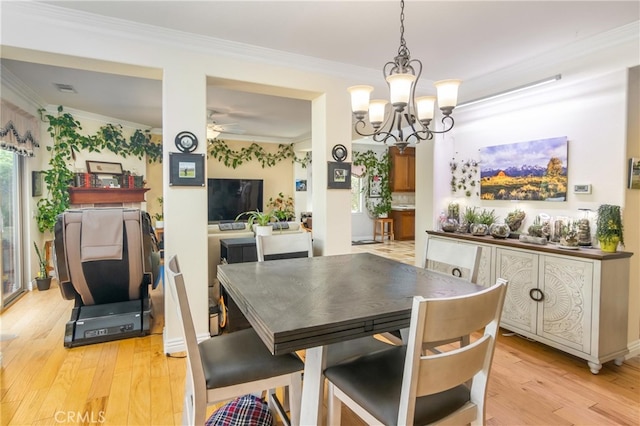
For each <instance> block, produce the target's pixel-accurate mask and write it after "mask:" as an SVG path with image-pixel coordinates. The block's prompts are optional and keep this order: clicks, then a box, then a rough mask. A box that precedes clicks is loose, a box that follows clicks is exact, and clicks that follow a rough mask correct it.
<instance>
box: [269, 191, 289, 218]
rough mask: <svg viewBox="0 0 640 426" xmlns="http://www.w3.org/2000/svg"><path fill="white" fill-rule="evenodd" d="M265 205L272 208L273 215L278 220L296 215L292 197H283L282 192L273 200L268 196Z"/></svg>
mask: <svg viewBox="0 0 640 426" xmlns="http://www.w3.org/2000/svg"><path fill="white" fill-rule="evenodd" d="M267 207H270V208H271V209H272V212H273V215H274V216H275V217H276V218H277V219H278V220H279V221H287V220H294V219H295V217H296V211H295V209H294V207H293V198H292V197H289V196H287V197H285V196H284V194H283V193H282V192H280V193H278V197H276V199H275V200H274V199H273V198H269V202H268V203H267Z"/></svg>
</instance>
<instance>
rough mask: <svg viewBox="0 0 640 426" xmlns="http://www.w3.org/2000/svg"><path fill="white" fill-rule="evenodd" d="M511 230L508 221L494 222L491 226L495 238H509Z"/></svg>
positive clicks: (490, 230) (490, 229) (491, 232)
mask: <svg viewBox="0 0 640 426" xmlns="http://www.w3.org/2000/svg"><path fill="white" fill-rule="evenodd" d="M510 231H511V230H510V228H509V225H507V224H506V223H492V224H491V226H490V227H489V233H490V234H491V236H492V237H493V238H507V237H508V236H509V233H510Z"/></svg>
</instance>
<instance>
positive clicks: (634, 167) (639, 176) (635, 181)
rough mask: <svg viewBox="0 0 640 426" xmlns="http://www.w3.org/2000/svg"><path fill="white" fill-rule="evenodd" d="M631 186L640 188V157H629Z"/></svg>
mask: <svg viewBox="0 0 640 426" xmlns="http://www.w3.org/2000/svg"><path fill="white" fill-rule="evenodd" d="M629 188H630V189H640V158H630V159H629Z"/></svg>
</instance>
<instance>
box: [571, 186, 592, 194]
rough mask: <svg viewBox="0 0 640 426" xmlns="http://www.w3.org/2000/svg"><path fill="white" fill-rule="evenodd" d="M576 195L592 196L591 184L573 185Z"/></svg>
mask: <svg viewBox="0 0 640 426" xmlns="http://www.w3.org/2000/svg"><path fill="white" fill-rule="evenodd" d="M573 193H574V194H591V184H585V185H573Z"/></svg>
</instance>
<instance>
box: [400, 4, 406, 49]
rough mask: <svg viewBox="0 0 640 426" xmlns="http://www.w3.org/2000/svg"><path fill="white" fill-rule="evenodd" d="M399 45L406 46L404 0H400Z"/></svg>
mask: <svg viewBox="0 0 640 426" xmlns="http://www.w3.org/2000/svg"><path fill="white" fill-rule="evenodd" d="M400 46H401V47H402V46H404V47H406V46H407V43H406V42H405V40H404V0H401V1H400Z"/></svg>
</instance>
